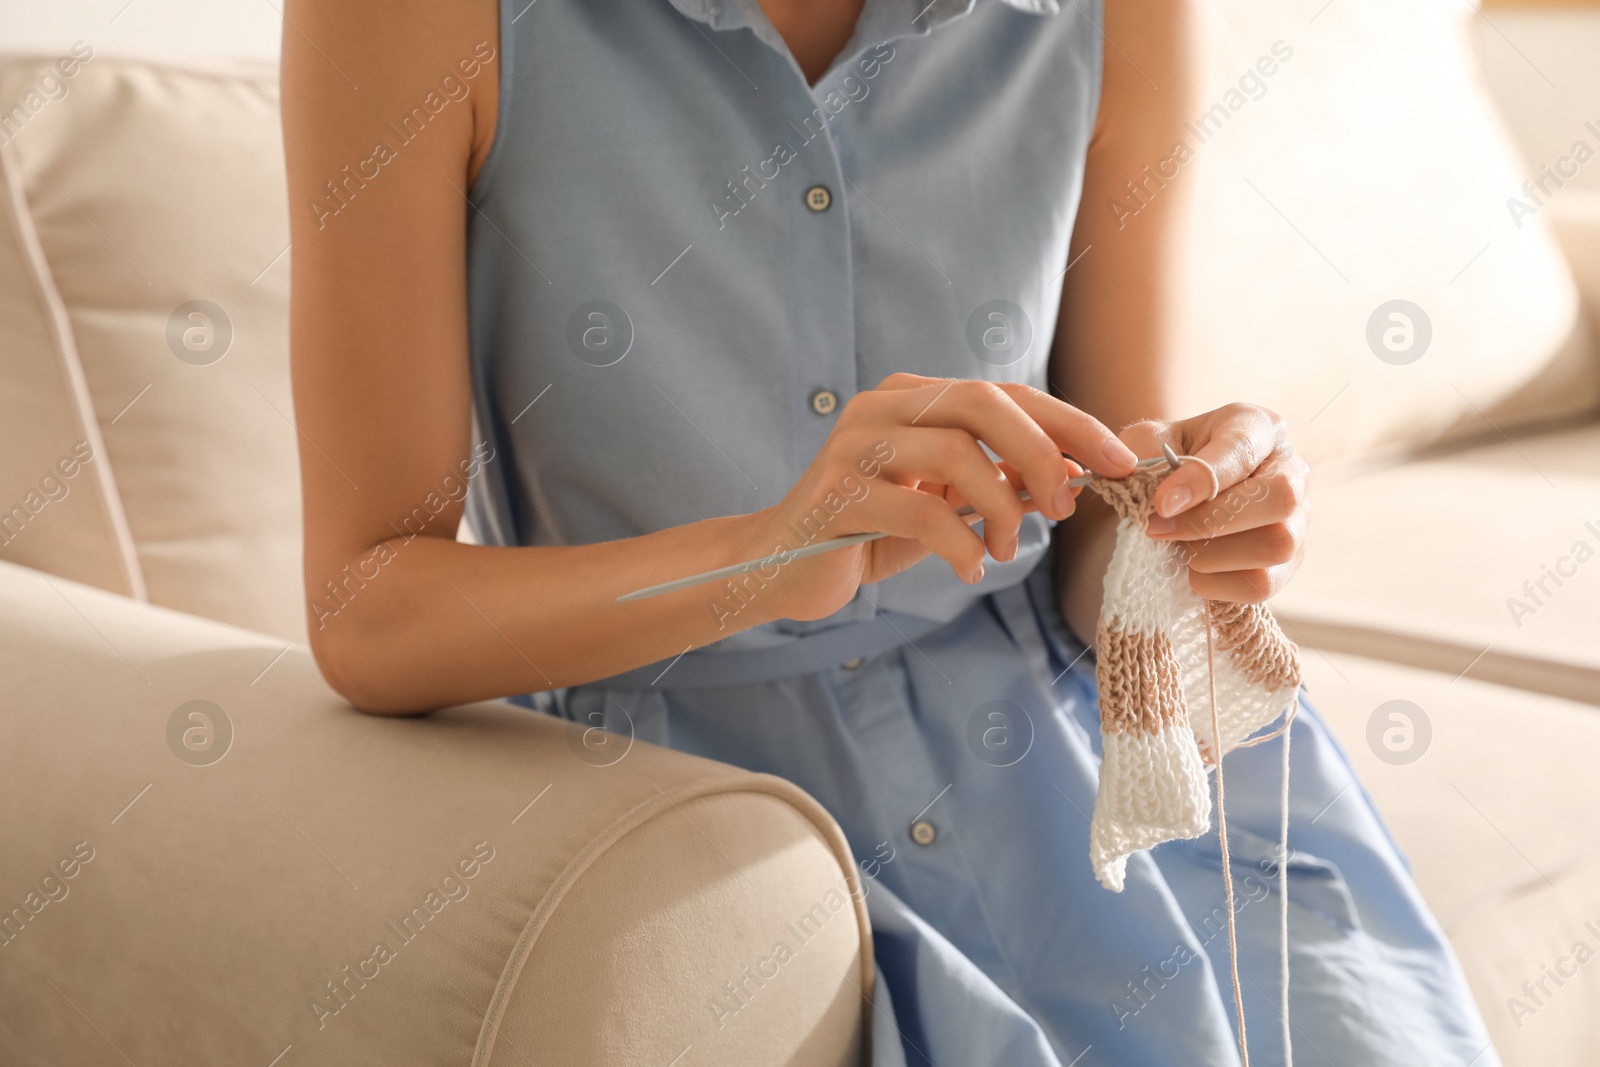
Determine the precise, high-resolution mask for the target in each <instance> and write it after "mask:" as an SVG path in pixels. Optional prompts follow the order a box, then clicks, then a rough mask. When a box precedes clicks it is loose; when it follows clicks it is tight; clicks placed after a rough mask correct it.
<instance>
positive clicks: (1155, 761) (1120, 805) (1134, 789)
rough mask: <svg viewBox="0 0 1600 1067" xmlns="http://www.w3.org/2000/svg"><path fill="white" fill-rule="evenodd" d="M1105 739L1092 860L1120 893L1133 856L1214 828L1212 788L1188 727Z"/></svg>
mask: <svg viewBox="0 0 1600 1067" xmlns="http://www.w3.org/2000/svg"><path fill="white" fill-rule="evenodd" d="M1101 741H1102V744H1103V747H1104V758H1103V759H1102V761H1101V763H1100V785H1099V791H1098V793H1097V795H1096V796H1095V802H1094V818H1093V819H1092V820H1091V821H1090V824H1089V862H1090V864H1091V865H1092V866H1093V868H1094V874H1095V877H1096V878H1098V879H1099V880H1100V884H1101V885H1103V886H1105V887H1106V888H1107V889H1110V890H1113V891H1115V892H1119V893H1120V892H1121V891H1122V886H1123V879H1124V876H1125V872H1126V869H1127V864H1128V856H1129V855H1130V854H1132V853H1134V852H1136V851H1138V850H1140V849H1145V848H1152V847H1154V846H1156V845H1159V844H1160V843H1161V842H1163V841H1173V840H1178V839H1180V838H1188V837H1198V836H1200V835H1201V834H1203V833H1205V832H1206V831H1207V830H1208V829H1210V826H1211V790H1210V787H1209V785H1208V783H1207V781H1206V770H1205V766H1204V765H1203V764H1202V763H1201V762H1200V752H1199V750H1198V749H1197V748H1196V747H1195V743H1194V734H1193V733H1192V732H1191V731H1190V730H1188V729H1185V728H1183V727H1178V726H1169V727H1166V728H1164V729H1163V730H1161V731H1160V732H1159V733H1156V734H1147V733H1104V734H1102V735H1101Z"/></svg>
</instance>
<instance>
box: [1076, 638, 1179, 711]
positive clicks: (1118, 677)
mask: <svg viewBox="0 0 1600 1067" xmlns="http://www.w3.org/2000/svg"><path fill="white" fill-rule="evenodd" d="M1095 645H1096V648H1097V650H1098V651H1097V658H1096V661H1095V680H1096V682H1098V684H1099V686H1100V728H1101V729H1102V730H1104V731H1106V732H1108V733H1119V734H1156V733H1160V732H1161V731H1162V730H1163V729H1165V728H1166V727H1168V726H1181V727H1184V728H1185V729H1187V728H1188V726H1189V715H1188V711H1187V710H1186V708H1185V705H1184V700H1183V677H1182V675H1181V673H1180V672H1179V669H1178V659H1177V657H1176V656H1175V655H1174V654H1173V652H1172V642H1171V640H1170V639H1169V638H1168V637H1167V635H1166V634H1165V633H1155V634H1150V633H1145V632H1143V631H1141V630H1124V629H1122V628H1121V627H1113V626H1112V625H1110V624H1109V623H1107V622H1106V620H1105V619H1101V620H1100V625H1099V627H1098V630H1097V633H1096V635H1095Z"/></svg>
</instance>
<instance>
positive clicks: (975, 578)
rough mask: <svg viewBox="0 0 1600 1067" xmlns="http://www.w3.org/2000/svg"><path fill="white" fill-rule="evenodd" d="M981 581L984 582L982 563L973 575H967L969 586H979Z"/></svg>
mask: <svg viewBox="0 0 1600 1067" xmlns="http://www.w3.org/2000/svg"><path fill="white" fill-rule="evenodd" d="M981 581H983V564H981V563H980V564H978V566H977V568H976V569H974V570H973V572H972V573H971V574H969V575H967V584H968V585H977V584H978V583H979V582H981Z"/></svg>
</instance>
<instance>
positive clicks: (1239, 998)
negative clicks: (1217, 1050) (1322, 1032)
mask: <svg viewBox="0 0 1600 1067" xmlns="http://www.w3.org/2000/svg"><path fill="white" fill-rule="evenodd" d="M1205 619H1206V682H1207V684H1208V686H1209V688H1210V690H1211V736H1212V737H1213V738H1216V739H1217V742H1218V744H1217V751H1216V765H1217V841H1218V843H1219V844H1220V845H1221V846H1222V886H1223V891H1224V893H1225V894H1226V896H1227V904H1228V964H1229V967H1230V969H1231V971H1232V975H1233V1007H1234V1010H1235V1012H1236V1013H1237V1014H1238V1017H1239V1061H1240V1063H1241V1065H1242V1067H1250V1046H1249V1043H1248V1042H1247V1041H1246V1040H1245V1033H1244V991H1243V990H1242V989H1240V987H1239V933H1238V930H1237V928H1236V927H1235V916H1234V912H1233V866H1232V863H1231V861H1230V859H1229V856H1228V814H1227V809H1226V808H1225V807H1224V806H1223V787H1222V745H1221V740H1222V725H1221V722H1220V717H1219V716H1218V714H1217V671H1216V660H1215V656H1214V654H1213V652H1212V640H1211V604H1210V602H1207V603H1206V605H1205ZM1280 869H1281V861H1280Z"/></svg>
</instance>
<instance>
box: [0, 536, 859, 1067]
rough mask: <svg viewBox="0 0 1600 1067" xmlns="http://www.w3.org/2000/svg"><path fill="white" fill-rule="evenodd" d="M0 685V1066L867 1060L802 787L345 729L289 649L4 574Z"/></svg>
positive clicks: (382, 725)
mask: <svg viewBox="0 0 1600 1067" xmlns="http://www.w3.org/2000/svg"><path fill="white" fill-rule="evenodd" d="M0 677H3V678H4V679H5V689H4V696H3V698H0V700H3V706H0V731H3V733H0V810H4V811H5V812H6V813H7V815H8V817H7V818H6V819H4V820H3V821H0V827H3V828H0V855H3V856H4V857H5V859H4V863H3V870H0V1053H3V1055H0V1059H3V1060H5V1061H6V1062H16V1063H30V1062H37V1063H59V1062H73V1063H86V1064H87V1063H101V1062H104V1063H113V1062H116V1063H121V1062H123V1057H127V1058H128V1059H131V1060H132V1061H133V1062H135V1063H141V1064H142V1063H157V1062H182V1063H201V1062H205V1063H254V1064H259V1065H261V1067H266V1065H267V1064H272V1063H278V1062H280V1060H279V1059H275V1057H281V1063H282V1064H283V1065H284V1067H293V1065H294V1064H307V1063H327V1064H339V1065H348V1064H361V1063H374V1064H379V1063H381V1064H396V1063H419V1064H420V1063H426V1064H461V1065H463V1067H465V1065H467V1064H472V1065H480V1064H526V1063H530V1062H536V1063H561V1064H602V1063H604V1064H651V1065H654V1067H664V1065H666V1064H668V1063H671V1062H673V1061H674V1058H675V1057H678V1056H679V1055H680V1054H681V1053H682V1052H683V1051H684V1050H685V1049H686V1048H687V1047H689V1046H692V1047H693V1048H694V1057H693V1062H694V1063H695V1064H720V1063H726V1064H749V1063H757V1062H766V1063H794V1064H800V1063H805V1064H853V1063H857V1062H860V1060H861V1059H862V1058H863V1057H864V1056H865V1048H866V1041H867V1036H868V1035H867V1016H869V1015H870V1009H868V1008H867V1007H866V1004H865V1001H864V998H863V994H866V995H867V996H870V994H871V983H872V971H871V968H872V956H871V950H870V941H869V934H868V928H867V921H866V914H865V909H864V907H863V906H862V902H861V899H860V896H861V894H860V891H859V889H855V890H854V891H852V889H853V887H856V886H858V882H856V881H855V877H854V876H855V869H854V865H853V863H852V861H851V858H850V855H849V851H848V848H847V846H846V844H845V842H844V840H843V837H842V835H841V834H840V832H839V830H838V828H837V826H836V825H835V824H834V823H833V822H832V820H831V819H829V817H828V816H827V814H826V813H825V812H823V810H822V809H821V808H820V807H819V806H818V805H817V804H816V803H815V802H814V801H812V800H811V799H810V798H809V797H807V796H806V795H805V794H804V793H802V792H801V791H800V790H799V789H797V788H796V787H794V786H792V785H790V784H789V783H787V782H784V781H781V780H779V779H776V778H772V777H769V776H765V775H756V774H750V773H747V772H744V771H741V770H738V769H735V768H732V767H728V766H724V765H720V764H716V763H712V762H708V761H705V760H701V759H697V758H694V757H691V756H687V755H684V754H681V753H676V752H672V751H669V750H666V749H661V748H658V747H655V746H651V745H647V744H644V743H642V742H635V743H633V744H631V746H630V745H628V744H627V742H625V741H618V742H615V744H616V745H617V748H616V749H614V750H613V753H612V754H611V755H607V756H605V757H604V758H603V759H599V758H596V757H595V756H594V755H593V754H592V750H591V749H587V748H585V747H584V746H583V744H582V743H581V742H578V741H575V739H574V737H573V736H572V734H570V733H569V731H571V730H575V729H577V728H576V727H574V726H572V725H570V724H566V723H563V722H561V721H560V720H557V719H553V718H549V717H546V716H542V715H538V714H533V713H529V712H527V711H524V710H521V709H519V708H515V707H513V706H511V705H508V704H503V703H483V704H476V705H471V706H467V707H461V708H454V709H448V710H445V711H440V712H435V713H433V714H431V715H428V716H423V717H418V718H411V719H381V718H375V717H368V716H364V715H361V714H360V713H358V712H356V711H354V710H353V709H351V708H350V707H348V706H347V705H346V704H344V703H343V701H341V700H340V699H339V698H338V697H337V696H336V695H335V694H334V693H333V692H332V691H331V690H330V689H328V687H327V686H326V685H325V684H324V683H323V681H322V679H321V677H320V675H319V674H318V672H317V669H316V666H315V664H314V663H313V662H312V660H311V657H310V655H309V654H308V652H307V651H306V649H305V648H304V647H302V646H298V645H292V646H286V645H285V644H284V642H282V641H281V640H278V639H274V638H269V637H265V636H262V635H258V634H254V633H250V632H247V631H244V630H239V629H235V628H232V627H229V626H225V625H222V624H219V623H214V622H210V621H207V620H203V619H199V618H196V617H194V616H189V615H183V614H179V613H176V612H171V611H167V610H165V609H161V608H157V607H152V606H150V605H147V604H140V603H136V602H134V601H132V600H128V599H125V598H122V597H118V596H115V595H113V594H109V593H105V592H103V591H100V590H95V589H91V588H89V587H86V586H81V585H77V584H75V583H72V582H68V581H64V580H62V579H60V578H53V577H48V576H46V575H44V574H42V573H40V572H37V571H32V570H28V569H25V568H21V567H16V566H13V565H9V564H0ZM196 701H200V702H204V703H193V702H196ZM619 754H620V758H617V757H618V755H619ZM599 764H607V765H599ZM797 923H798V924H799V925H798V926H797V925H796V924H797ZM796 930H800V931H803V932H804V933H805V935H806V936H805V937H804V940H803V947H802V942H801V941H799V940H797V934H796V933H795V931H796ZM780 943H785V944H786V945H787V946H788V948H789V951H787V952H780V951H779V950H778V949H777V946H778V945H779V944H780ZM780 957H781V958H780Z"/></svg>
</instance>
